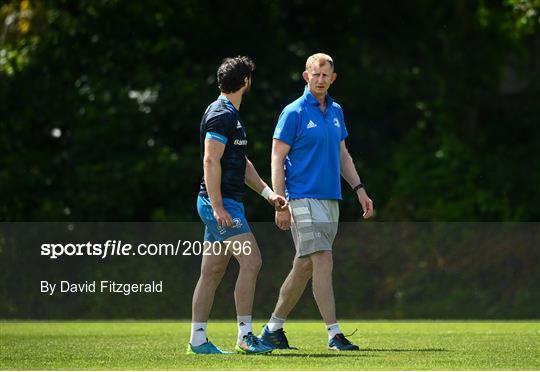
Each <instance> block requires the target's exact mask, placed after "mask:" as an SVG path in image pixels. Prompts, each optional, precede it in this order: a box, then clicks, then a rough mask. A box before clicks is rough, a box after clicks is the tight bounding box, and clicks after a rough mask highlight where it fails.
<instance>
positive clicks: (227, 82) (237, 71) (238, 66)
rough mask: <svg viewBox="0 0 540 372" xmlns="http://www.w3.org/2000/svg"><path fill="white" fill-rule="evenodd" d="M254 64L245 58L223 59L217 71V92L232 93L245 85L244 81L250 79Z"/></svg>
mask: <svg viewBox="0 0 540 372" xmlns="http://www.w3.org/2000/svg"><path fill="white" fill-rule="evenodd" d="M253 70H255V63H253V61H252V60H251V59H250V58H249V57H245V56H238V57H234V58H225V59H224V60H223V62H221V66H219V68H218V70H217V81H218V86H219V90H221V91H222V92H223V93H234V92H236V91H237V90H239V89H240V88H242V87H243V86H244V84H245V82H244V80H245V79H246V78H250V77H251V73H252V72H253Z"/></svg>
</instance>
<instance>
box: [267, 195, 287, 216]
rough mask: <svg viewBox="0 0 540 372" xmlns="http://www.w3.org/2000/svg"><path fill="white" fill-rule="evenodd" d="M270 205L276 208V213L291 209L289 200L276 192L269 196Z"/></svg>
mask: <svg viewBox="0 0 540 372" xmlns="http://www.w3.org/2000/svg"><path fill="white" fill-rule="evenodd" d="M268 203H270V205H271V206H272V207H274V208H276V211H284V210H286V209H288V207H289V203H288V202H287V199H285V198H284V197H283V196H281V195H278V194H276V193H275V192H272V193H271V194H270V195H269V196H268Z"/></svg>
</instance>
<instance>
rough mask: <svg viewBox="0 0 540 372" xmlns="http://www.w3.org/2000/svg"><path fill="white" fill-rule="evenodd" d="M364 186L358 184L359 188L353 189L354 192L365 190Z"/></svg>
mask: <svg viewBox="0 0 540 372" xmlns="http://www.w3.org/2000/svg"><path fill="white" fill-rule="evenodd" d="M363 188H364V185H363V184H362V183H360V184H358V185H357V186H355V187H353V190H354V192H357V191H358V190H360V189H363Z"/></svg>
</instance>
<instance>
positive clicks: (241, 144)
mask: <svg viewBox="0 0 540 372" xmlns="http://www.w3.org/2000/svg"><path fill="white" fill-rule="evenodd" d="M234 144H235V145H238V146H247V140H239V139H237V140H234Z"/></svg>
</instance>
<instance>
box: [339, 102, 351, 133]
mask: <svg viewBox="0 0 540 372" xmlns="http://www.w3.org/2000/svg"><path fill="white" fill-rule="evenodd" d="M338 112H339V120H340V121H341V140H342V141H343V140H344V139H345V138H347V137H348V136H349V132H347V124H346V123H345V117H344V115H343V111H342V110H341V108H340V109H339V110H338Z"/></svg>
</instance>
